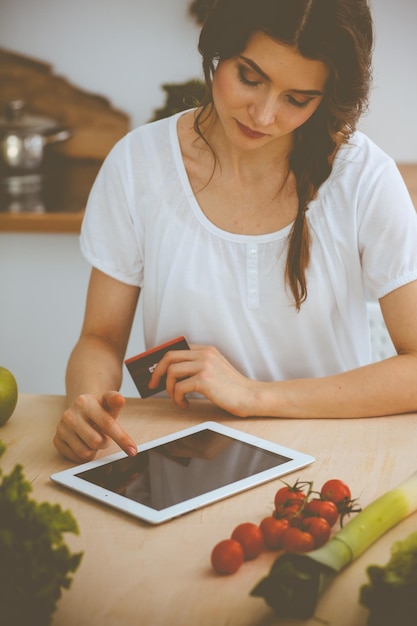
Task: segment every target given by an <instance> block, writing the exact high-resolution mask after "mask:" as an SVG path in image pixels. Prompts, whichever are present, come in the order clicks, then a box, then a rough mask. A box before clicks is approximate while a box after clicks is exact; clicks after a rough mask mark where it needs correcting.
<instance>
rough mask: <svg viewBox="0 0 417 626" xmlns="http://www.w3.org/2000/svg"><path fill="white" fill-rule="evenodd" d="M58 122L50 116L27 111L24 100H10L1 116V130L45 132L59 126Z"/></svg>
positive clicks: (7, 131)
mask: <svg viewBox="0 0 417 626" xmlns="http://www.w3.org/2000/svg"><path fill="white" fill-rule="evenodd" d="M57 125H58V122H57V121H56V120H53V119H51V118H49V117H42V116H40V115H32V114H30V113H26V107H25V102H24V100H21V99H18V100H17V99H16V100H9V102H7V104H6V107H5V113H4V115H3V116H1V117H0V132H2V133H3V134H4V132H6V133H10V132H18V133H24V134H26V133H37V134H41V135H42V134H45V133H48V132H50V131H53V130H55V129H56V128H57Z"/></svg>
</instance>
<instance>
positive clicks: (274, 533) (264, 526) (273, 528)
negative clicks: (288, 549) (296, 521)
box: [259, 515, 290, 550]
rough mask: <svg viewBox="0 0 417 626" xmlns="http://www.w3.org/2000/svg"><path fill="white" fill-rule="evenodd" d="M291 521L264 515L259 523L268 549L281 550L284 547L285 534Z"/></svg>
mask: <svg viewBox="0 0 417 626" xmlns="http://www.w3.org/2000/svg"><path fill="white" fill-rule="evenodd" d="M289 526H290V523H289V521H288V520H287V519H277V518H276V517H274V516H273V515H270V516H269V517H264V519H263V520H262V522H261V523H260V524H259V528H260V529H261V532H262V535H263V538H264V543H265V546H266V547H267V548H268V550H279V549H280V548H282V541H283V536H284V533H285V531H286V530H287V528H289Z"/></svg>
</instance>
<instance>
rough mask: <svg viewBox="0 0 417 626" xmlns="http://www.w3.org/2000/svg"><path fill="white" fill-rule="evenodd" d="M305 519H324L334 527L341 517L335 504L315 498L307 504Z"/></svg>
mask: <svg viewBox="0 0 417 626" xmlns="http://www.w3.org/2000/svg"><path fill="white" fill-rule="evenodd" d="M303 515H304V517H324V519H325V520H326V521H327V522H328V523H329V525H330V526H334V525H335V524H336V522H337V520H338V517H339V511H338V510H337V506H336V505H335V503H334V502H331V501H330V500H320V498H313V500H310V501H309V502H307V503H306V505H305V507H304V509H303Z"/></svg>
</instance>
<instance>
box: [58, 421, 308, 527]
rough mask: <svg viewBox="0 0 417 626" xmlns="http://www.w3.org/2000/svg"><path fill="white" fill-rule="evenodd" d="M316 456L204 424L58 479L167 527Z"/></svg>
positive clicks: (296, 467) (63, 473) (306, 462)
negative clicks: (131, 455)
mask: <svg viewBox="0 0 417 626" xmlns="http://www.w3.org/2000/svg"><path fill="white" fill-rule="evenodd" d="M314 460H315V459H314V458H313V457H312V456H310V455H309V454H305V453H303V452H298V451H296V450H292V449H290V448H286V447H284V446H281V445H279V444H277V443H274V442H272V441H267V440H265V439H261V438H259V437H257V436H255V435H250V434H247V433H244V432H242V431H240V430H238V429H235V428H231V427H229V426H224V425H223V424H219V423H217V422H203V423H201V424H198V425H195V426H191V427H189V428H186V429H184V430H180V431H177V432H175V433H172V434H170V435H166V436H164V437H160V438H158V439H155V440H153V441H149V442H147V443H144V444H141V445H139V446H138V454H137V455H136V456H135V457H129V456H127V455H126V454H125V453H124V452H117V453H116V454H112V455H110V456H107V457H104V458H102V459H99V460H95V461H90V462H88V463H85V464H83V465H78V466H76V467H72V468H71V469H67V470H64V471H61V472H58V473H55V474H52V476H51V479H52V480H53V481H55V482H57V483H60V484H61V485H64V486H65V487H69V488H70V489H73V490H75V491H77V492H79V493H81V494H84V495H86V496H89V497H91V498H94V499H95V500H98V501H100V502H102V503H105V504H107V505H109V506H111V507H114V508H116V509H119V510H121V511H124V512H125V513H128V514H130V515H133V516H135V517H137V518H140V519H141V520H144V521H146V522H148V523H150V524H159V523H161V522H166V521H167V520H169V519H172V518H174V517H178V516H179V515H183V514H184V513H187V512H189V511H192V510H194V509H198V508H200V507H203V506H206V505H208V504H211V503H213V502H216V501H218V500H221V499H223V498H227V497H229V496H232V495H233V494H236V493H239V492H241V491H243V490H245V489H249V488H251V487H255V486H256V485H259V484H260V483H264V482H266V481H268V480H272V479H274V478H277V477H279V476H283V475H284V474H288V473H289V472H293V471H294V470H297V469H299V468H301V467H304V466H306V465H308V464H310V463H312V462H313V461H314Z"/></svg>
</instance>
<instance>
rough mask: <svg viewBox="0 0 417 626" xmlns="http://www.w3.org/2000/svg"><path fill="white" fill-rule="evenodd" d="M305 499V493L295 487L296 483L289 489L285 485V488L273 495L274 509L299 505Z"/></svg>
mask: <svg viewBox="0 0 417 626" xmlns="http://www.w3.org/2000/svg"><path fill="white" fill-rule="evenodd" d="M305 498H306V493H305V492H304V491H303V490H302V489H301V488H300V487H297V483H296V484H295V485H294V487H289V486H288V485H286V486H285V487H281V488H280V489H278V491H277V492H276V494H275V498H274V504H275V508H276V509H278V508H282V507H287V506H290V505H292V504H297V503H299V504H301V503H302V502H303V501H304V500H305Z"/></svg>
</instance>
